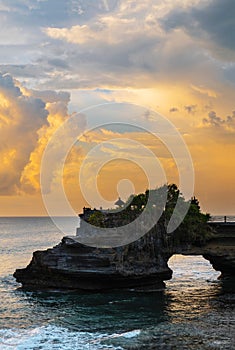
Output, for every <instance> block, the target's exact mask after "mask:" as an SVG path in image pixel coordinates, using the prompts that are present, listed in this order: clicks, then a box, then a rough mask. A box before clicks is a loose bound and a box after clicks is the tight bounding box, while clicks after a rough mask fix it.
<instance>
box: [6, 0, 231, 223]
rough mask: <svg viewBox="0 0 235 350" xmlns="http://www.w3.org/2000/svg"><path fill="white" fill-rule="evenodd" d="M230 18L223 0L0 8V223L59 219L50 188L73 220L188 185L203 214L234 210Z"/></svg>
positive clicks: (24, 2) (100, 0)
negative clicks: (187, 159)
mask: <svg viewBox="0 0 235 350" xmlns="http://www.w3.org/2000/svg"><path fill="white" fill-rule="evenodd" d="M234 13H235V2H234V0H223V1H221V0H145V1H140V0H96V1H94V0H11V1H9V0H0V21H1V32H0V160H1V162H0V216H21V215H23V216H34V215H35V216H37V215H39V216H41V215H48V214H49V215H50V214H51V213H50V212H49V213H48V207H50V208H51V206H54V207H55V211H53V210H52V209H50V210H52V211H53V213H56V214H58V215H63V214H65V215H67V214H68V213H67V209H66V208H67V207H66V205H65V206H64V204H63V203H62V202H61V198H62V197H60V195H59V193H60V190H61V183H62V185H63V191H64V192H65V194H66V198H67V200H68V202H69V204H70V205H71V207H72V208H73V210H74V212H79V211H80V210H81V209H82V208H83V206H84V205H91V206H107V205H108V204H110V205H111V203H113V202H115V200H116V199H117V197H118V196H119V195H120V196H121V197H123V199H127V198H128V196H129V195H130V193H132V192H136V193H138V192H140V191H145V189H146V188H148V187H149V185H150V184H152V183H154V181H155V182H156V186H159V185H161V184H162V183H163V182H164V181H166V182H168V183H170V182H175V183H177V184H179V185H180V186H182V187H183V188H184V187H187V186H188V184H189V183H190V184H191V183H192V180H193V181H194V188H193V194H195V196H196V197H197V198H198V199H199V201H200V204H201V208H202V210H203V211H205V212H209V213H211V214H213V215H216V214H217V215H218V214H220V215H229V214H230V215H232V214H235V180H234V174H235V157H234V154H235V17H234ZM159 116H162V119H161V117H159ZM74 117H75V119H73V118H74ZM159 118H160V119H161V121H160V119H159ZM163 120H164V122H163ZM107 122H109V123H110V125H105V124H107ZM118 122H119V124H118ZM125 123H127V124H128V125H126V124H125ZM161 123H163V124H164V123H166V125H168V127H169V129H168V131H167V132H166V130H165V129H164V128H163V124H161ZM164 125H165V124H164ZM169 125H171V126H172V128H173V129H174V130H176V131H177V132H178V133H179V135H181V136H177V137H178V139H177V137H176V138H175V139H174V137H173V134H171V132H170V130H173V129H171V127H170V126H169ZM140 126H141V127H140ZM161 128H163V129H164V132H163V129H161ZM58 130H59V131H58ZM172 132H173V131H172ZM162 138H163V139H164V140H163V139H162ZM181 138H182V140H183V141H184V142H185V146H182V142H181V141H180V140H181ZM170 144H171V147H169V145H170ZM48 145H49V146H48ZM180 147H185V149H187V150H188V151H189V153H190V155H191V158H192V164H193V167H194V174H192V172H191V173H190V172H189V168H190V166H189V163H188V166H185V165H182V164H183V161H182V159H181V155H180V154H181V153H180V152H181V151H180ZM146 148H147V149H148V150H150V153H151V154H150V153H148V154H147V153H146V152H145V151H146ZM65 150H66V152H65ZM50 152H51V153H50ZM53 152H54V153H53ZM177 152H178V153H177ZM182 154H183V153H182ZM132 156H133V157H135V158H132ZM182 157H183V156H182ZM43 160H44V162H43ZM45 160H46V161H45ZM84 161H85V162H84ZM155 161H156V167H155V168H154V167H152V166H153V164H155ZM141 162H143V163H141ZM61 164H62V165H63V168H62V170H61ZM84 164H85V165H84ZM141 164H142V165H143V164H144V166H142V165H141ZM179 164H181V165H180V166H181V168H180V169H179V167H178V165H179ZM147 168H148V169H147ZM97 169H98V170H97ZM146 169H147V170H146ZM82 171H83V172H82ZM148 171H149V173H151V176H149V173H148ZM187 171H188V173H187ZM42 172H43V174H42ZM181 172H183V173H187V174H188V175H187V176H188V182H187V181H186V182H187V184H185V183H183V182H182V181H181ZM81 173H82V174H83V175H82V176H83V178H81ZM163 173H164V176H163ZM79 176H80V177H79ZM150 177H151V179H150ZM40 178H43V183H42V182H40ZM94 178H95V182H94V181H93V180H94ZM184 181H185V180H184ZM96 186H97V188H98V190H99V192H100V194H101V197H99V196H96V194H95V192H96ZM190 186H191V185H190ZM46 197H48V198H50V199H49V201H50V205H48V204H47V201H46V203H45V198H46ZM91 197H93V199H94V200H93V201H92V199H91V200H90V201H89V198H91ZM91 201H92V203H91ZM50 210H49V211H50Z"/></svg>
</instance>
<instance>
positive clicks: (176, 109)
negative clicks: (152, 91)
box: [169, 107, 179, 113]
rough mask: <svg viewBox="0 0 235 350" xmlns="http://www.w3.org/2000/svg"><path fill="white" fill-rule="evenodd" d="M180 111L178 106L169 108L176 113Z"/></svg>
mask: <svg viewBox="0 0 235 350" xmlns="http://www.w3.org/2000/svg"><path fill="white" fill-rule="evenodd" d="M178 111H179V109H178V108H177V107H172V108H170V110H169V112H170V113H175V112H178Z"/></svg>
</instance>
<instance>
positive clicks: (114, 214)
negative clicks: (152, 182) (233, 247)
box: [88, 184, 213, 245]
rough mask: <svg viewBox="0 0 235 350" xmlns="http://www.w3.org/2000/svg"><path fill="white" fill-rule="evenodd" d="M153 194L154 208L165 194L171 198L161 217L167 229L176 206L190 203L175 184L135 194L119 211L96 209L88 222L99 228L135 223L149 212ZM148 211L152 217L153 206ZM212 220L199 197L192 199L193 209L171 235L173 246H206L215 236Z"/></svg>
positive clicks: (167, 201)
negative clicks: (210, 224)
mask: <svg viewBox="0 0 235 350" xmlns="http://www.w3.org/2000/svg"><path fill="white" fill-rule="evenodd" d="M166 186H167V188H166ZM150 191H151V198H156V201H155V202H154V203H151V205H153V206H155V207H157V206H158V205H159V206H160V204H159V203H158V199H159V198H160V196H162V195H163V193H166V195H167V200H166V203H165V207H164V210H163V212H162V215H161V218H160V221H161V222H162V223H163V224H164V225H165V227H167V225H168V223H169V220H170V218H171V217H172V214H173V212H174V209H175V207H176V203H177V202H179V201H181V202H183V203H186V201H185V199H184V197H183V195H182V194H181V193H180V190H179V189H178V187H177V186H176V185H175V184H169V185H164V186H162V187H161V188H158V189H156V190H146V191H145V193H140V194H138V195H132V196H131V197H130V198H129V199H128V201H127V202H126V204H125V205H124V207H123V208H119V210H117V211H110V212H109V211H100V210H96V211H94V212H93V213H92V214H91V215H90V217H89V219H88V222H89V223H90V224H92V225H94V226H98V227H115V226H116V225H117V226H123V225H126V224H128V223H130V222H132V221H133V220H135V219H136V218H137V217H138V216H139V215H140V214H141V213H142V212H143V211H144V210H146V205H147V202H148V199H149V194H150ZM166 191H167V192H166ZM152 202H153V200H152ZM160 202H161V201H160ZM120 209H121V210H120ZM159 209H161V208H159ZM162 209H163V208H162ZM148 211H149V215H151V206H150V209H149V208H148ZM176 215H177V213H176ZM209 218H210V215H209V214H203V213H202V212H201V209H200V205H199V201H198V200H197V199H196V198H195V197H194V198H192V199H191V201H190V202H189V209H188V212H187V214H186V216H185V218H184V220H183V222H182V223H181V224H180V226H179V227H178V228H177V229H176V230H175V231H174V232H173V234H171V237H170V240H171V243H172V244H174V245H178V244H184V243H192V244H195V245H202V244H204V243H205V242H206V241H207V240H209V239H210V238H211V237H212V236H213V234H212V232H211V229H210V227H209V225H208V224H207V223H208V220H209Z"/></svg>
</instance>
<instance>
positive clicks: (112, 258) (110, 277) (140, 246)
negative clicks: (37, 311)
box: [14, 222, 235, 291]
mask: <svg viewBox="0 0 235 350" xmlns="http://www.w3.org/2000/svg"><path fill="white" fill-rule="evenodd" d="M215 233H216V232H215ZM172 237H173V236H172ZM172 241H173V240H172ZM173 254H184V255H203V256H204V257H205V258H206V259H208V260H209V261H210V262H211V264H212V265H213V267H214V268H215V269H216V270H218V271H221V272H222V276H225V277H226V276H234V275H235V225H230V226H229V228H228V227H227V226H224V228H223V227H222V226H221V227H220V228H219V230H218V232H217V233H216V234H215V235H214V237H213V238H212V239H211V240H210V241H209V242H207V243H206V244H204V245H203V246H193V245H192V244H191V245H190V244H185V245H183V244H181V245H177V247H176V246H174V245H172V242H171V236H167V234H166V230H165V227H164V224H163V223H162V222H160V223H158V224H157V225H156V226H155V227H154V228H153V229H152V230H151V231H150V232H149V233H148V234H146V235H145V236H144V237H142V238H141V239H139V240H137V241H135V242H133V243H131V244H128V245H126V246H122V247H118V248H94V247H89V246H86V245H83V244H81V243H79V242H78V238H77V237H76V236H74V237H64V238H63V239H62V242H61V243H60V244H59V245H57V246H56V247H54V248H52V249H48V250H46V251H37V252H35V253H34V254H33V258H32V261H31V262H30V264H29V265H28V266H27V267H26V268H25V269H18V270H16V271H15V273H14V277H15V278H16V280H17V281H18V282H20V283H21V284H22V286H23V288H27V289H76V290H90V291H98V290H108V289H116V288H118V289H120V288H128V289H129V288H138V289H151V290H152V289H159V288H163V287H164V283H163V281H164V280H168V279H170V278H171V276H172V271H171V270H170V268H169V267H168V265H167V262H168V260H169V258H170V257H171V256H172V255H173Z"/></svg>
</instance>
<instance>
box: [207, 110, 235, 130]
mask: <svg viewBox="0 0 235 350" xmlns="http://www.w3.org/2000/svg"><path fill="white" fill-rule="evenodd" d="M203 123H204V124H205V125H207V126H211V127H216V128H219V127H222V128H223V129H225V130H227V131H233V132H234V131H235V111H233V112H232V115H231V116H227V117H226V118H225V119H223V118H221V117H219V116H218V115H217V113H216V112H215V111H210V112H209V113H208V117H207V118H204V119H203Z"/></svg>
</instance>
